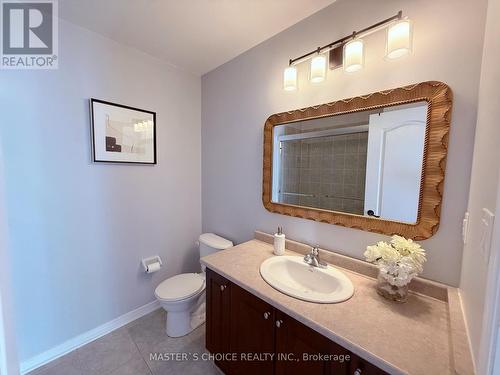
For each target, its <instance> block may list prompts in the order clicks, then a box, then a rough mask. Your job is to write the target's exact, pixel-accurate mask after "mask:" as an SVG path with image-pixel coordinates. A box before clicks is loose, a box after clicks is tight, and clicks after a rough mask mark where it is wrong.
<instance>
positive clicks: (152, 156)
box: [90, 98, 157, 165]
mask: <svg viewBox="0 0 500 375" xmlns="http://www.w3.org/2000/svg"><path fill="white" fill-rule="evenodd" d="M90 122H91V136H92V161H93V162H95V163H123V164H152V165H155V164H156V163H157V160H156V112H152V111H148V110H144V109H140V108H135V107H130V106H126V105H122V104H118V103H112V102H109V101H105V100H100V99H95V98H91V99H90Z"/></svg>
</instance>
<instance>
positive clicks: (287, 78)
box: [283, 66, 297, 91]
mask: <svg viewBox="0 0 500 375" xmlns="http://www.w3.org/2000/svg"><path fill="white" fill-rule="evenodd" d="M283 89H284V90H285V91H293V90H297V68H296V67H295V66H289V67H288V68H286V69H285V71H284V72H283Z"/></svg>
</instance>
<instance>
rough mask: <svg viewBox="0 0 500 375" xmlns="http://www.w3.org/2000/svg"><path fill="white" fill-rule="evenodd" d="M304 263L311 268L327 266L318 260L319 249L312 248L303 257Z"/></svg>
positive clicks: (316, 247)
mask: <svg viewBox="0 0 500 375" xmlns="http://www.w3.org/2000/svg"><path fill="white" fill-rule="evenodd" d="M304 262H306V263H307V264H309V265H310V266H313V267H319V268H326V267H328V264H327V263H326V262H323V261H322V260H321V259H319V247H318V246H314V247H312V248H311V252H310V253H309V254H306V255H305V256H304Z"/></svg>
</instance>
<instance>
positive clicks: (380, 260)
mask: <svg viewBox="0 0 500 375" xmlns="http://www.w3.org/2000/svg"><path fill="white" fill-rule="evenodd" d="M364 256H365V257H366V260H367V261H368V262H370V263H374V264H376V265H377V266H378V268H379V269H380V276H382V277H383V278H384V279H385V280H386V281H387V282H388V283H389V284H391V285H395V286H398V287H401V286H405V285H407V284H408V283H409V282H410V281H411V280H412V279H413V278H414V277H415V276H417V275H418V274H419V273H421V272H422V271H423V269H424V268H423V265H424V263H425V261H426V260H427V259H426V257H425V250H424V249H422V247H421V246H420V245H419V244H418V243H416V242H413V241H412V240H410V239H406V238H404V237H401V236H397V235H394V236H392V238H391V242H390V243H387V242H383V241H380V242H378V243H377V244H376V245H373V246H368V247H367V248H366V251H365V253H364Z"/></svg>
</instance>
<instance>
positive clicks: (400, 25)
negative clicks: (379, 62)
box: [385, 19, 413, 59]
mask: <svg viewBox="0 0 500 375" xmlns="http://www.w3.org/2000/svg"><path fill="white" fill-rule="evenodd" d="M412 29H413V26H412V23H411V21H410V20H408V19H405V20H401V21H398V22H396V23H395V24H393V25H391V26H389V27H388V28H387V41H386V54H385V56H386V57H387V58H388V59H397V58H398V57H402V56H404V55H406V54H408V53H410V52H411V49H412V44H413V30H412Z"/></svg>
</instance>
